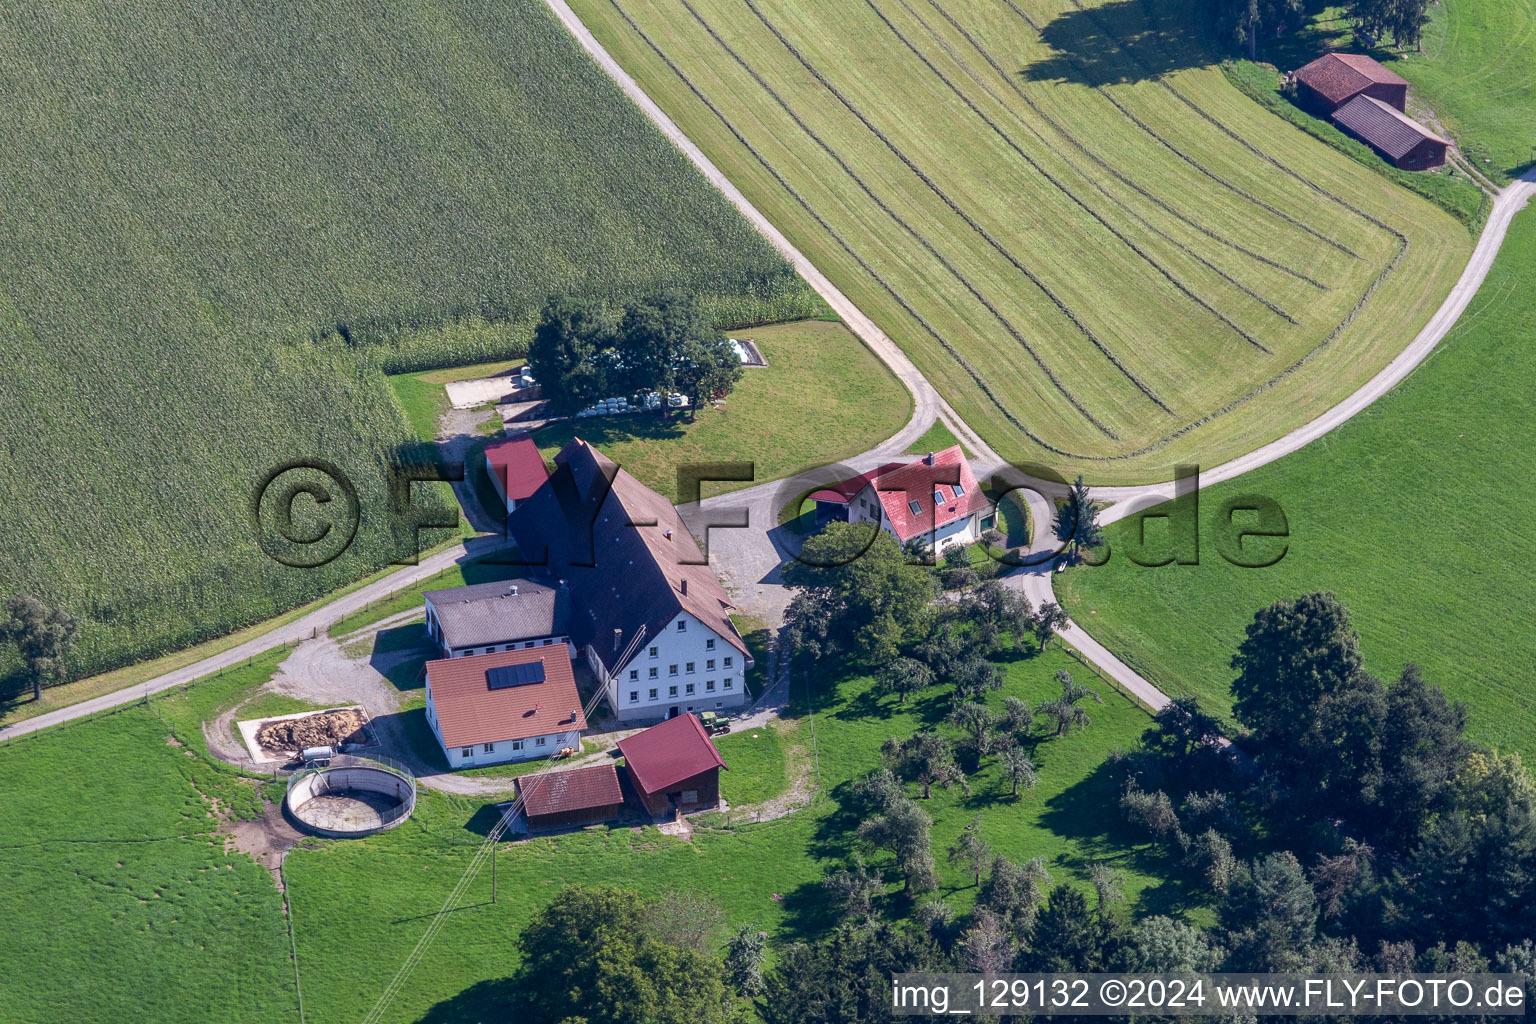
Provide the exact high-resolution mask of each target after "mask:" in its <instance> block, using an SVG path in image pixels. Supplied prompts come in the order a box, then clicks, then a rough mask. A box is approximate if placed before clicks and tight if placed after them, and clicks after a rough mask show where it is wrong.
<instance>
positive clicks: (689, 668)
mask: <svg viewBox="0 0 1536 1024" xmlns="http://www.w3.org/2000/svg"><path fill="white" fill-rule="evenodd" d="M683 671H685V672H687V673H688V674H689V675H692V674H693V662H691V661H690V662H689V663H688V664H687V665H685V666H683Z"/></svg>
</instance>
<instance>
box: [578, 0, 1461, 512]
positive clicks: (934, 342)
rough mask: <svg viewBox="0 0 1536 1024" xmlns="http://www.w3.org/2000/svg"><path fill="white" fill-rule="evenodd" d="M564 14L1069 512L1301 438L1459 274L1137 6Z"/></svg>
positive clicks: (1012, 3) (628, 3)
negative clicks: (1067, 477) (1038, 466)
mask: <svg viewBox="0 0 1536 1024" xmlns="http://www.w3.org/2000/svg"><path fill="white" fill-rule="evenodd" d="M575 8H576V10H577V11H578V13H579V14H580V15H581V16H582V18H583V20H584V21H586V22H587V23H588V24H589V25H590V26H591V27H592V30H593V31H594V32H595V33H596V34H597V36H598V38H599V39H600V41H602V42H603V43H604V45H605V46H607V47H608V48H609V49H610V50H611V51H612V52H613V53H614V54H615V56H616V57H617V58H618V59H619V60H620V61H621V62H622V63H623V64H624V65H625V67H626V68H627V69H629V70H630V71H631V72H632V73H633V74H634V75H635V76H636V78H637V80H638V81H639V82H640V84H641V85H642V87H644V88H645V89H646V91H647V92H648V93H650V94H651V95H652V96H653V97H654V98H655V99H656V100H657V101H658V102H659V103H660V104H661V105H662V106H663V107H664V108H666V109H667V110H668V111H669V113H671V114H672V116H673V117H674V118H675V119H676V120H677V121H678V122H679V123H680V124H681V125H682V126H683V127H684V128H685V129H686V130H687V131H688V133H689V135H690V137H692V138H693V139H695V140H696V141H697V142H698V143H699V144H700V145H701V146H702V147H703V148H704V149H705V151H706V152H707V153H708V154H709V155H710V156H711V158H712V159H714V160H715V161H716V162H717V163H718V164H719V165H720V166H721V168H722V169H723V170H724V171H725V172H726V173H727V174H728V175H730V176H731V178H732V180H733V181H735V182H736V183H737V184H738V185H739V186H740V187H741V188H742V190H743V191H744V192H745V193H746V194H747V195H748V197H749V198H751V199H752V200H753V202H754V203H757V204H759V205H760V206H761V207H762V208H763V209H764V210H765V212H767V214H768V215H769V216H770V217H771V218H772V219H773V220H774V221H775V223H777V224H779V225H780V226H781V227H782V228H783V229H784V230H785V231H786V233H787V234H788V235H789V237H790V238H791V239H792V240H793V241H794V242H795V243H796V244H797V245H799V246H801V247H802V248H803V249H804V250H805V251H806V253H807V254H808V255H809V256H810V258H811V259H812V260H814V261H815V262H816V263H817V265H818V266H820V267H822V268H823V269H824V270H825V271H826V272H827V273H828V274H829V275H830V276H831V277H832V278H833V279H834V280H835V281H836V282H837V283H838V284H839V286H840V287H842V288H843V289H844V290H846V291H847V292H848V293H849V295H850V296H851V297H852V298H853V299H854V300H855V301H856V302H858V303H859V304H860V305H861V306H862V307H863V308H864V309H865V310H866V311H867V312H869V313H870V314H871V315H873V316H874V317H875V319H876V320H877V321H878V322H879V323H880V324H881V325H882V327H884V328H885V329H886V330H887V331H888V332H889V333H890V334H891V336H892V337H893V338H895V339H896V340H897V341H898V342H899V343H900V344H901V345H902V346H903V347H904V348H905V349H906V350H907V351H908V352H909V353H910V354H911V355H912V357H913V359H914V360H915V361H916V362H917V364H918V365H919V367H920V368H921V369H922V370H923V371H924V373H926V374H927V375H928V376H929V378H930V379H931V380H933V381H934V382H935V384H936V385H938V387H939V388H940V389H941V390H942V391H943V392H944V393H945V394H946V396H947V397H948V398H949V399H950V400H951V401H952V402H953V404H954V405H955V406H956V408H957V409H958V410H959V411H960V413H961V414H962V415H963V416H964V417H965V418H966V420H967V421H968V422H969V423H970V424H971V425H972V426H973V427H975V428H977V429H978V430H980V431H981V432H982V433H983V435H984V436H985V437H986V438H987V439H988V441H989V442H990V443H991V444H992V445H993V446H994V447H995V448H997V449H998V451H999V452H1001V453H1002V454H1004V455H1005V456H1008V457H1011V458H1014V459H1020V460H1031V461H1037V462H1043V463H1046V464H1048V465H1051V466H1053V467H1055V468H1057V469H1060V470H1064V471H1066V472H1069V473H1070V472H1076V471H1078V470H1081V471H1083V472H1085V473H1086V474H1088V476H1089V477H1090V478H1092V479H1093V480H1096V481H1099V482H1104V483H1110V482H1135V481H1142V480H1147V479H1150V478H1154V477H1155V478H1162V477H1165V476H1166V475H1167V473H1168V469H1169V467H1170V466H1172V465H1174V464H1175V463H1177V462H1181V461H1199V462H1204V463H1215V462H1219V461H1221V460H1222V459H1224V458H1228V457H1231V456H1233V455H1236V454H1238V453H1240V452H1243V451H1247V450H1249V449H1251V448H1253V447H1256V446H1258V445H1259V444H1261V443H1263V442H1265V441H1268V440H1270V439H1272V438H1274V437H1276V436H1278V435H1279V434H1281V433H1283V432H1284V431H1285V430H1286V429H1288V428H1290V427H1293V426H1295V425H1297V424H1299V423H1301V422H1304V421H1305V420H1306V419H1308V418H1310V417H1312V416H1314V415H1316V414H1317V413H1319V412H1321V411H1322V410H1324V409H1326V408H1327V407H1328V406H1329V405H1331V404H1332V403H1334V402H1335V401H1337V400H1338V399H1339V398H1340V397H1341V396H1343V395H1344V394H1346V393H1348V392H1349V391H1350V390H1352V389H1353V388H1354V387H1356V386H1357V385H1358V384H1359V383H1360V382H1362V381H1363V380H1364V379H1366V378H1367V377H1368V376H1369V375H1370V374H1371V373H1373V372H1374V371H1375V370H1377V369H1379V368H1380V367H1381V366H1382V365H1384V364H1385V363H1386V361H1387V360H1388V359H1390V358H1391V356H1393V355H1394V354H1395V353H1396V352H1398V351H1399V350H1400V349H1401V348H1402V346H1403V345H1404V344H1406V343H1407V342H1408V341H1409V340H1410V339H1411V338H1412V337H1413V335H1414V334H1415V333H1416V332H1417V330H1418V329H1419V328H1420V327H1421V326H1422V324H1423V323H1424V322H1425V320H1426V319H1427V317H1428V316H1429V314H1430V313H1431V312H1432V311H1433V309H1434V308H1435V306H1436V305H1437V304H1438V302H1439V301H1440V300H1441V298H1442V297H1443V296H1444V294H1445V293H1446V291H1447V289H1448V287H1449V285H1450V284H1451V282H1452V281H1453V280H1454V278H1455V276H1456V274H1457V272H1458V271H1459V269H1460V267H1461V266H1462V265H1463V263H1464V262H1465V258H1466V256H1467V254H1468V252H1469V249H1470V241H1471V240H1470V238H1469V237H1468V234H1467V232H1466V231H1465V230H1464V229H1463V228H1462V227H1461V226H1459V225H1458V224H1457V223H1456V222H1455V221H1454V220H1453V219H1452V218H1450V217H1449V216H1447V215H1446V214H1445V213H1443V212H1442V211H1440V210H1438V209H1435V208H1433V207H1431V206H1430V205H1429V204H1427V203H1425V202H1423V201H1422V200H1419V199H1417V198H1415V197H1413V196H1411V195H1409V194H1408V193H1406V192H1404V191H1403V190H1401V189H1398V188H1396V187H1394V186H1392V185H1391V184H1390V183H1388V182H1386V181H1384V180H1383V179H1382V178H1381V177H1380V176H1378V175H1375V174H1373V173H1371V172H1370V171H1369V170H1368V169H1366V168H1365V167H1362V166H1360V165H1358V164H1356V163H1354V162H1353V161H1350V160H1348V159H1347V158H1345V157H1343V156H1341V155H1340V154H1338V153H1337V152H1335V151H1333V150H1331V149H1330V148H1329V147H1327V146H1326V145H1324V144H1322V143H1320V142H1318V141H1317V140H1315V139H1313V138H1311V137H1309V136H1308V135H1306V134H1305V133H1304V132H1301V131H1300V130H1298V129H1297V128H1295V127H1294V126H1292V125H1289V124H1286V123H1284V122H1283V121H1282V120H1280V119H1279V118H1276V117H1274V116H1273V115H1272V114H1270V113H1268V112H1266V111H1264V110H1263V109H1261V108H1260V107H1259V106H1257V105H1256V104H1254V103H1253V102H1252V101H1250V100H1249V99H1248V98H1246V97H1244V96H1243V95H1241V94H1240V93H1239V92H1238V91H1237V90H1236V89H1234V88H1233V87H1232V86H1231V85H1230V84H1229V83H1228V82H1227V81H1226V80H1225V78H1224V76H1223V75H1222V74H1221V71H1220V69H1219V68H1217V67H1215V66H1213V65H1212V61H1213V58H1212V57H1211V56H1210V55H1209V53H1208V51H1207V50H1206V49H1205V48H1204V47H1203V46H1202V45H1201V43H1200V40H1199V38H1198V35H1199V33H1198V30H1197V29H1196V28H1195V27H1194V26H1193V25H1192V24H1191V22H1190V19H1191V17H1192V16H1191V14H1190V13H1189V11H1188V10H1187V9H1186V8H1185V7H1184V6H1181V5H1176V4H1173V3H1170V2H1166V0H1113V2H1109V3H1103V4H1099V5H1097V6H1087V7H1085V6H1083V5H1082V4H1080V3H1078V2H1077V0H981V2H978V3H974V4H966V5H963V6H962V7H956V6H955V5H946V4H943V3H941V2H940V0H852V2H849V3H844V4H818V3H809V2H806V0H740V2H726V0H657V2H654V3H644V4H641V3H637V2H635V0H577V2H576V3H575Z"/></svg>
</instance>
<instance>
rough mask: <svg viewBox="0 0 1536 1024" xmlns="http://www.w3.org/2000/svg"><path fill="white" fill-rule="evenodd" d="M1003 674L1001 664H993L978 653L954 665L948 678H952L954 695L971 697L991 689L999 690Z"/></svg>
mask: <svg viewBox="0 0 1536 1024" xmlns="http://www.w3.org/2000/svg"><path fill="white" fill-rule="evenodd" d="M1004 675H1006V673H1004V672H1003V667H1002V666H1001V665H994V664H992V662H990V661H988V660H987V659H986V658H983V657H982V656H981V655H979V654H978V655H974V656H972V657H970V658H967V659H966V660H965V661H962V662H961V663H960V664H959V665H958V666H956V667H955V670H954V671H953V672H952V673H951V675H950V678H951V679H953V680H954V683H955V694H956V696H958V697H960V698H962V699H973V698H976V697H980V696H981V695H982V694H984V693H988V692H990V691H992V690H1001V689H1002V688H1003V677H1004Z"/></svg>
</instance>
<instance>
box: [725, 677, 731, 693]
mask: <svg viewBox="0 0 1536 1024" xmlns="http://www.w3.org/2000/svg"><path fill="white" fill-rule="evenodd" d="M723 685H724V686H725V688H726V689H727V690H729V689H730V688H731V677H730V676H726V677H725V679H724V680H723Z"/></svg>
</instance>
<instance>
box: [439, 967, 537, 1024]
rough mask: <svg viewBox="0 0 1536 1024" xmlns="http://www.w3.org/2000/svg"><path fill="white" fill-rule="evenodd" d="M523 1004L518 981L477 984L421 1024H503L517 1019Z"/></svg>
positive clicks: (497, 979) (500, 980)
mask: <svg viewBox="0 0 1536 1024" xmlns="http://www.w3.org/2000/svg"><path fill="white" fill-rule="evenodd" d="M523 1002H524V1000H523V998H522V996H521V994H520V992H519V989H518V985H517V979H516V978H493V979H491V980H489V981H477V982H475V983H474V984H473V985H471V986H469V988H466V989H465V990H464V991H462V992H460V993H459V994H458V995H456V996H452V997H450V998H448V999H444V1000H443V1001H442V1002H440V1003H437V1004H435V1005H434V1006H433V1007H432V1008H431V1009H429V1010H428V1011H427V1012H426V1013H425V1014H423V1015H422V1017H421V1018H420V1020H419V1021H417V1024H492V1022H498V1024H499V1022H502V1021H511V1020H513V1019H515V1018H516V1017H517V1016H518V1013H517V1009H518V1007H521V1006H522V1005H523Z"/></svg>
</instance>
